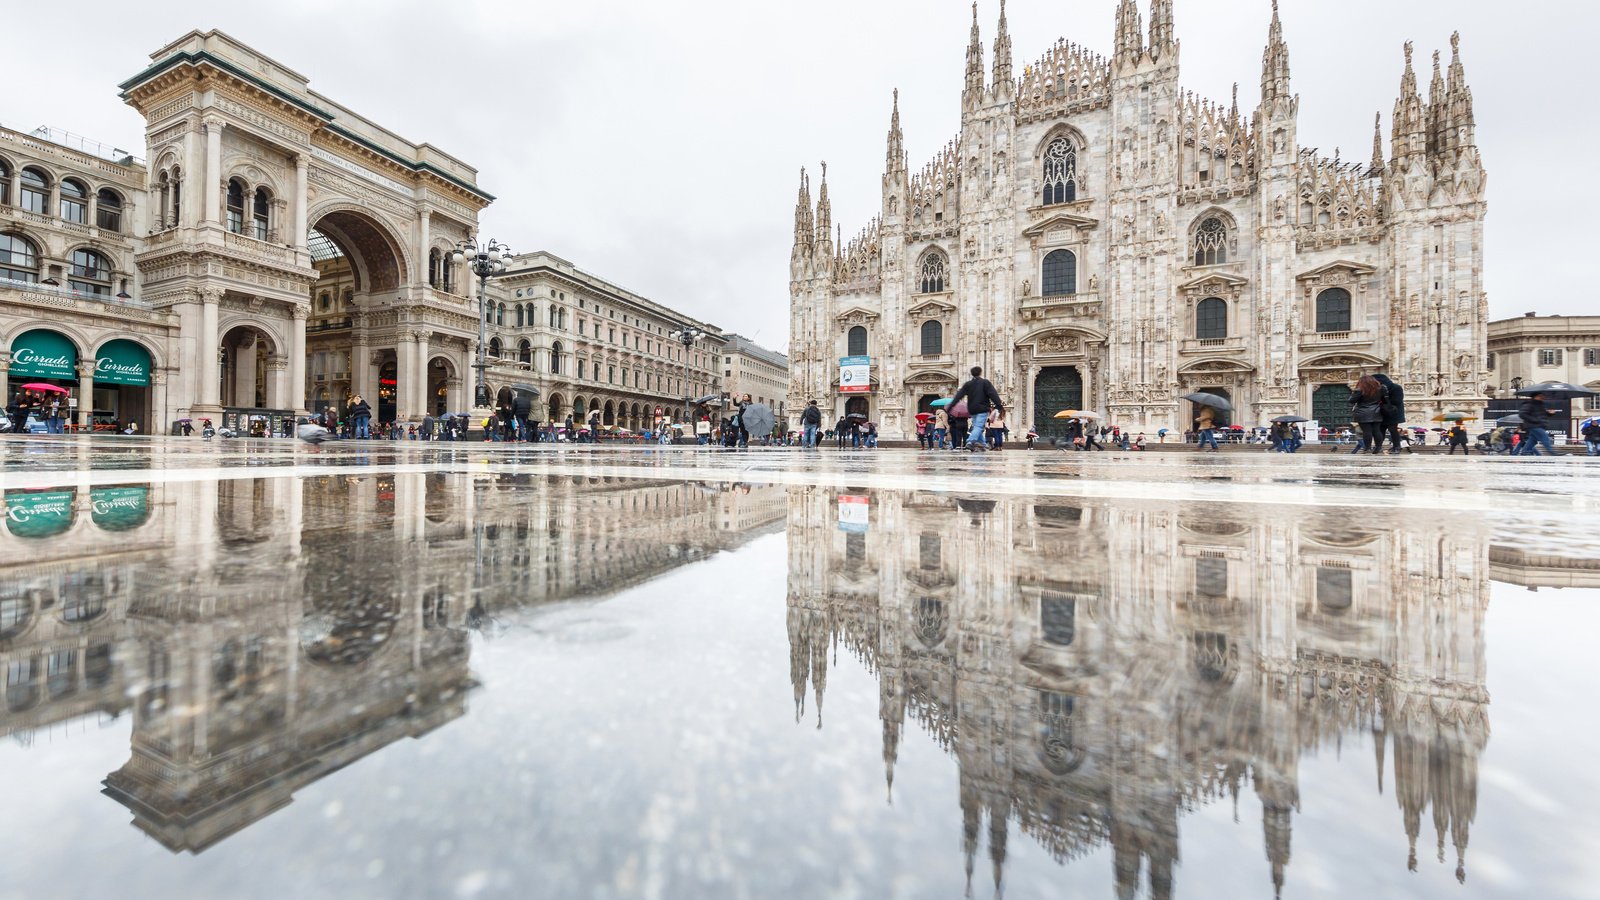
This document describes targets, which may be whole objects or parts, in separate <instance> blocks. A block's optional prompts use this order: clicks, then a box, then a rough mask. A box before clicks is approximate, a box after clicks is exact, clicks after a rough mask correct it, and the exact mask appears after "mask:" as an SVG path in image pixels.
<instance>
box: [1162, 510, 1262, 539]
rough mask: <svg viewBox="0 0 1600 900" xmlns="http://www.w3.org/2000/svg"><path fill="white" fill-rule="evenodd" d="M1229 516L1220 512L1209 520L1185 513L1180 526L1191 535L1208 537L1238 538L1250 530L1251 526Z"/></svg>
mask: <svg viewBox="0 0 1600 900" xmlns="http://www.w3.org/2000/svg"><path fill="white" fill-rule="evenodd" d="M1227 515H1228V513H1226V512H1219V513H1216V517H1215V518H1207V517H1203V516H1201V515H1199V514H1197V513H1185V514H1183V515H1182V516H1180V517H1179V518H1178V526H1179V527H1181V528H1182V529H1183V530H1184V531H1187V532H1190V533H1191V534H1203V535H1206V536H1208V537H1236V536H1238V535H1241V534H1244V533H1245V532H1247V531H1249V530H1250V526H1249V525H1246V524H1245V523H1243V522H1238V521H1234V520H1231V519H1228V518H1227Z"/></svg>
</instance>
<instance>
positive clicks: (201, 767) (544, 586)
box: [0, 474, 784, 852]
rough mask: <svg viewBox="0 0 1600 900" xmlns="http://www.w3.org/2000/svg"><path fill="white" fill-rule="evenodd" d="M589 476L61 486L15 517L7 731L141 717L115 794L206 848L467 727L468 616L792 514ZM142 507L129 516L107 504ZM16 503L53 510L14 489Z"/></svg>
mask: <svg viewBox="0 0 1600 900" xmlns="http://www.w3.org/2000/svg"><path fill="white" fill-rule="evenodd" d="M590 481H591V479H568V478H559V479H557V478H543V477H540V478H529V477H512V478H499V477H469V476H460V475H422V474H415V475H413V474H401V475H375V476H374V475H367V476H362V475H349V476H346V475H339V476H332V477H326V478H315V479H310V480H306V481H301V480H299V479H296V478H261V479H258V478H244V479H236V480H231V481H223V482H211V483H199V482H197V483H168V484H155V485H140V486H137V487H136V488H135V487H130V488H118V489H115V490H119V491H122V492H123V493H122V494H118V495H117V496H116V497H112V495H110V494H107V493H106V492H105V490H103V489H96V490H89V489H88V488H86V487H85V488H82V489H64V490H60V491H53V492H51V493H50V494H49V497H48V498H47V499H48V500H49V504H50V506H49V511H50V512H51V513H52V515H55V516H56V518H57V519H58V520H59V521H58V522H57V523H56V525H52V526H51V527H53V528H57V530H56V531H55V532H54V533H52V534H48V535H46V534H44V533H43V532H42V531H39V530H38V529H37V527H36V528H35V529H34V530H28V529H11V530H9V531H7V530H0V560H4V561H6V563H0V665H3V666H4V667H5V672H6V684H5V708H4V709H3V710H0V736H12V737H14V738H15V739H17V740H19V741H22V742H24V743H28V742H31V741H33V740H34V738H35V737H36V736H37V735H38V734H40V733H46V732H49V731H50V730H51V729H57V730H61V731H62V732H63V733H67V732H69V731H70V730H71V729H70V727H69V726H71V725H73V724H76V723H82V722H84V721H86V720H87V719H88V718H89V717H93V716H97V717H99V718H100V720H101V721H102V722H106V721H109V720H111V719H114V718H117V717H120V716H122V715H124V714H128V713H131V714H132V716H133V725H132V741H131V743H132V747H131V752H130V758H129V759H128V761H127V763H126V764H124V765H123V766H122V767H121V768H120V769H118V770H117V771H115V772H113V773H111V774H110V775H109V776H108V777H107V778H106V780H105V793H106V794H108V795H109V796H111V797H114V798H115V799H116V800H117V801H118V802H120V803H122V804H123V805H125V806H127V807H128V808H129V809H130V810H132V811H133V813H134V822H135V824H136V825H137V826H138V827H139V828H141V829H143V830H144V831H145V832H147V833H149V834H150V835H151V836H153V837H155V838H156V839H157V840H158V841H160V842H161V843H162V844H163V845H165V846H166V847H168V848H169V849H171V850H173V851H180V850H190V851H194V852H198V851H201V850H203V849H205V848H206V847H209V846H211V845H212V844H214V843H215V842H217V841H219V840H221V839H223V838H225V837H227V836H228V835H230V834H233V833H235V832H237V831H238V830H240V829H242V828H244V827H246V826H248V825H250V824H251V823H253V822H256V821H258V820H260V819H262V818H263V817H265V816H267V815H269V814H270V813H272V812H274V811H275V810H277V809H280V808H282V807H283V806H285V805H287V804H288V803H290V802H291V801H292V799H293V796H294V794H295V793H296V792H297V791H298V790H299V789H300V788H301V787H303V786H305V785H308V784H310V783H312V782H314V781H316V780H317V779H319V778H321V777H323V776H324V775H327V774H329V773H330V772H333V771H336V770H337V769H339V768H341V767H343V766H345V765H348V764H350V763H352V762H355V761H356V760H359V759H361V758H363V757H365V756H367V755H369V754H371V753H373V752H375V751H377V750H380V749H382V748H383V747H385V746H387V745H389V744H391V743H393V742H394V741H396V740H399V739H400V738H402V737H420V736H422V735H424V734H426V733H428V732H430V731H432V730H433V729H434V728H436V727H438V726H439V725H441V724H444V723H446V722H449V721H451V720H453V719H455V718H457V717H459V716H461V715H462V714H463V713H464V712H465V711H466V694H467V692H468V690H469V689H470V688H471V687H472V686H473V679H472V676H471V674H470V672H469V670H468V654H469V650H470V643H469V637H468V630H469V627H470V626H471V625H472V624H474V621H475V619H477V620H481V619H482V618H483V617H485V616H488V615H490V614H492V613H494V612H495V611H497V610H504V609H508V608H512V607H516V606H521V605H528V604H534V603H542V602H548V601H550V600H559V599H569V598H578V597H583V596H593V595H596V594H603V593H609V592H611V591H614V590H616V589H618V588H620V587H623V586H626V585H628V584H633V583H637V582H639V581H642V580H645V579H646V578H648V577H651V576H653V575H656V574H660V573H661V572H663V571H665V570H668V569H670V568H673V567H675V566H678V565H682V564H684V563H686V562H691V561H693V560H696V559H700V558H703V557H705V556H709V555H710V554H711V553H713V552H715V551H716V550H718V549H723V548H725V547H727V546H731V545H732V544H733V543H735V542H737V541H738V540H741V539H742V537H743V536H741V535H739V534H735V533H733V532H732V531H730V530H729V529H730V528H731V527H732V526H734V525H742V526H743V525H751V524H752V523H754V524H757V525H765V526H767V527H766V530H768V531H771V530H772V527H773V526H775V525H776V524H777V523H779V522H781V520H782V516H783V511H784V506H783V495H782V491H781V489H777V488H755V489H753V491H745V490H742V489H735V490H733V491H727V490H717V489H712V488H701V487H697V486H694V485H688V484H684V483H682V482H661V483H649V482H637V481H635V482H620V481H619V482H615V483H613V482H609V481H603V480H601V479H592V481H593V482H595V483H593V484H591V483H590ZM134 496H137V497H138V498H139V501H140V502H139V509H138V510H137V514H136V515H134V514H126V515H123V517H122V518H120V519H117V520H112V519H109V518H105V517H103V516H100V515H98V514H97V513H96V512H95V511H96V510H100V509H102V508H109V507H110V506H111V503H110V502H109V500H108V498H110V499H112V500H116V499H118V498H121V499H122V500H126V498H128V497H134ZM6 503H7V504H8V505H26V504H29V503H33V506H32V507H27V508H30V509H34V508H37V509H44V508H45V505H44V501H42V500H38V499H37V498H36V497H34V496H32V495H25V494H23V493H21V492H11V493H8V494H7V495H6ZM124 505H128V504H126V503H124ZM42 520H43V519H42V516H35V517H33V519H32V520H30V521H32V522H39V521H42ZM58 526H59V527H58ZM44 537H48V538H49V543H48V544H46V543H45V542H44V541H42V540H41V538H44ZM43 558H48V559H49V560H50V561H49V562H45V563H33V562H29V563H22V564H17V563H16V561H18V560H38V559H43ZM34 752H48V751H45V750H43V749H42V748H39V749H36V750H35V751H34Z"/></svg>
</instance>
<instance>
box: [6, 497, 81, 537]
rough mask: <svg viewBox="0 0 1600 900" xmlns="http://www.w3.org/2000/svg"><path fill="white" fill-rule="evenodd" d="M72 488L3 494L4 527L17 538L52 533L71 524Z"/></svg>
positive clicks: (56, 532) (55, 533) (62, 529)
mask: <svg viewBox="0 0 1600 900" xmlns="http://www.w3.org/2000/svg"><path fill="white" fill-rule="evenodd" d="M74 499H75V495H74V493H73V492H72V491H51V492H48V493H31V492H25V491H19V492H14V493H9V494H6V528H8V529H9V530H10V531H11V533H12V534H14V535H16V536H17V537H20V538H47V537H54V536H56V535H58V534H60V533H62V532H63V531H66V530H67V529H68V528H71V527H72V501H73V500H74Z"/></svg>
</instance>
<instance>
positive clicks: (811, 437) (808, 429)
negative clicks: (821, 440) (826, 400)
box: [800, 400, 822, 450]
mask: <svg viewBox="0 0 1600 900" xmlns="http://www.w3.org/2000/svg"><path fill="white" fill-rule="evenodd" d="M821 427H822V410H821V409H820V408H819V407H818V406H817V401H815V400H813V401H811V402H810V403H807V404H806V408H805V411H804V412H802V413H800V429H801V433H802V434H803V435H804V436H805V437H804V440H803V441H802V442H801V446H803V447H805V448H806V449H807V450H815V449H816V448H817V429H818V428H821Z"/></svg>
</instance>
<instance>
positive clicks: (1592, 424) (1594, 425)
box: [1583, 419, 1600, 456]
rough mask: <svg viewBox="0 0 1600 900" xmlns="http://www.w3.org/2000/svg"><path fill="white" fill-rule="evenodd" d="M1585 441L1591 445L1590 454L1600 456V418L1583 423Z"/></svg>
mask: <svg viewBox="0 0 1600 900" xmlns="http://www.w3.org/2000/svg"><path fill="white" fill-rule="evenodd" d="M1583 442H1584V443H1585V444H1588V445H1589V455H1590V456H1600V420H1595V419H1590V420H1589V421H1587V422H1585V423H1583Z"/></svg>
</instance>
